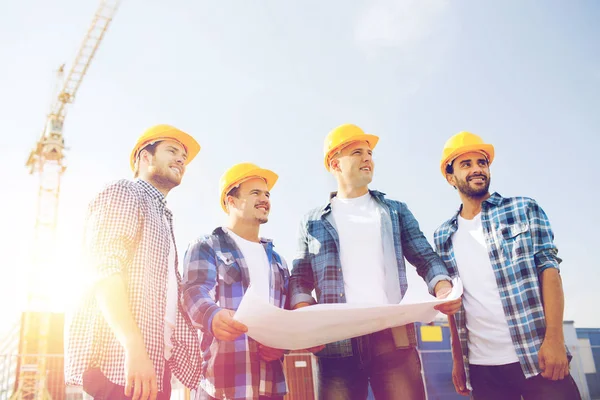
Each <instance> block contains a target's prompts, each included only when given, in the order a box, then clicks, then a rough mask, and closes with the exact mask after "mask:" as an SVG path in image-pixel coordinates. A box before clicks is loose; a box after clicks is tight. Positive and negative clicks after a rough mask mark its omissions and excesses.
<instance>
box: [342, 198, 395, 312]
mask: <svg viewBox="0 0 600 400" xmlns="http://www.w3.org/2000/svg"><path fill="white" fill-rule="evenodd" d="M331 207H332V215H333V220H334V222H335V227H336V230H337V233H338V236H339V239H340V249H339V250H340V260H341V262H342V274H343V276H344V291H345V293H346V302H347V303H355V304H356V303H363V304H387V303H388V299H387V295H386V292H385V283H384V279H385V267H384V255H383V243H382V239H381V214H380V212H379V209H378V205H377V203H376V202H375V200H374V199H373V197H372V196H371V194H370V193H367V194H365V195H364V196H360V197H356V198H353V199H342V198H338V197H334V198H333V199H332V201H331Z"/></svg>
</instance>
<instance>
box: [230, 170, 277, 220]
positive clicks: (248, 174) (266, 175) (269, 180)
mask: <svg viewBox="0 0 600 400" xmlns="http://www.w3.org/2000/svg"><path fill="white" fill-rule="evenodd" d="M252 178H261V179H264V181H265V182H266V184H267V189H268V190H269V191H270V190H271V189H273V186H275V183H276V182H277V179H279V175H277V174H276V173H275V172H273V171H271V170H268V169H264V168H253V169H251V170H248V171H245V172H244V173H243V174H241V175H239V176H237V177H236V178H235V179H234V180H233V181H232V182H231V183H230V184H229V185H227V187H226V188H225V189H224V190H223V191H222V192H221V208H222V209H223V211H225V212H226V213H227V207H226V206H225V198H226V197H227V193H229V192H230V191H231V189H233V188H234V187H236V186H238V185H240V184H242V183H243V182H245V181H247V180H248V179H252Z"/></svg>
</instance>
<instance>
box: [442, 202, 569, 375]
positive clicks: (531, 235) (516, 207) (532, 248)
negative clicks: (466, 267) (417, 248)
mask: <svg viewBox="0 0 600 400" xmlns="http://www.w3.org/2000/svg"><path fill="white" fill-rule="evenodd" d="M459 213H460V210H459V211H458V212H457V213H456V214H455V215H454V216H453V217H452V218H450V219H449V220H448V221H446V222H444V223H443V224H442V225H441V226H440V227H439V228H438V229H437V230H436V232H435V235H434V241H435V246H436V249H437V251H438V253H439V255H440V257H441V258H442V260H444V262H445V263H446V266H447V267H448V271H449V272H450V274H451V275H452V277H455V276H457V275H458V269H457V266H456V259H455V257H454V250H453V247H452V235H453V234H454V232H456V231H457V229H458V223H457V218H458V215H459ZM481 224H482V226H483V234H484V237H485V241H486V243H487V246H488V254H489V257H490V261H491V263H492V267H493V268H494V273H495V276H496V282H497V284H498V288H499V290H500V299H501V301H502V305H503V308H504V313H505V314H506V320H507V322H508V327H509V331H510V335H511V337H512V341H513V344H514V346H515V350H516V352H517V356H518V357H519V361H520V363H521V368H522V369H523V373H524V374H525V376H526V377H527V378H530V377H532V376H535V375H538V374H539V373H541V370H540V368H539V364H538V351H539V350H540V346H541V344H542V341H543V340H544V336H545V334H546V320H545V317H544V306H543V303H542V292H541V286H540V279H539V277H540V274H541V273H542V271H544V270H545V269H547V268H556V269H558V268H559V266H558V265H559V263H560V262H561V261H562V260H561V259H560V258H558V256H557V253H558V250H557V248H556V246H555V245H554V242H553V240H554V234H553V233H552V229H551V228H550V222H549V221H548V217H547V216H546V214H545V213H544V210H542V208H541V207H540V206H539V205H538V204H537V203H536V201H535V200H533V199H530V198H527V197H508V198H505V197H502V196H500V195H499V194H498V193H494V194H492V195H491V197H490V198H488V199H487V200H485V201H484V202H483V203H482V205H481ZM465 318H468V316H467V315H465V309H464V307H461V310H460V311H459V312H458V313H457V314H455V315H454V319H455V322H456V326H457V329H458V336H459V338H460V344H461V348H462V354H463V360H464V364H465V373H466V375H467V380H468V377H469V370H468V368H469V360H468V354H469V352H468V348H467V343H468V331H467V327H466V323H465Z"/></svg>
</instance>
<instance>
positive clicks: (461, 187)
mask: <svg viewBox="0 0 600 400" xmlns="http://www.w3.org/2000/svg"><path fill="white" fill-rule="evenodd" d="M490 182H491V177H489V176H486V177H485V185H484V186H483V187H482V188H479V189H477V188H472V187H471V186H470V185H469V182H468V181H467V180H465V181H457V185H456V188H457V189H458V191H459V192H461V193H462V194H464V195H465V196H467V197H470V198H472V199H481V198H482V197H485V196H486V195H487V194H488V192H489V189H490Z"/></svg>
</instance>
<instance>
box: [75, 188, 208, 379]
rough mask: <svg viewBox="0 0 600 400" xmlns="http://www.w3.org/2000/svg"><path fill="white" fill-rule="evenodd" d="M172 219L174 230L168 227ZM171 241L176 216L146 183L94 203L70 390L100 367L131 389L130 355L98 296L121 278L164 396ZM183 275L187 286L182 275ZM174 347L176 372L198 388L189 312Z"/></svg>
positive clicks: (181, 318) (179, 322)
mask: <svg viewBox="0 0 600 400" xmlns="http://www.w3.org/2000/svg"><path fill="white" fill-rule="evenodd" d="M165 215H166V216H167V220H168V221H169V225H170V226H167V225H166V224H165V219H164V216H165ZM169 237H171V238H173V230H172V214H171V211H169V210H168V209H167V208H166V205H165V197H164V196H163V194H162V193H160V192H159V191H158V190H157V189H156V188H155V187H153V186H152V185H151V184H149V183H147V182H145V181H143V180H136V181H130V180H120V181H117V182H115V183H113V184H111V185H109V186H108V187H106V188H105V189H104V190H103V191H102V192H101V193H100V194H98V195H97V196H96V198H95V199H94V200H93V201H92V202H91V203H90V206H89V209H88V215H87V219H86V229H85V238H84V243H85V253H86V254H85V255H86V263H85V265H86V267H88V268H89V273H90V275H91V278H92V279H91V281H92V282H90V286H89V287H88V288H87V290H86V292H85V294H84V296H83V298H82V299H81V301H80V302H79V303H78V304H77V305H76V307H75V309H74V310H73V311H74V312H73V314H72V315H69V316H68V319H67V321H66V324H65V327H66V332H65V382H66V384H67V385H82V374H83V372H84V371H86V370H87V369H88V368H92V367H99V368H100V369H101V371H102V373H103V374H104V375H105V376H106V377H107V378H108V379H109V380H110V381H111V382H113V383H115V384H117V385H121V386H124V385H125V375H124V367H125V352H124V349H123V347H122V346H121V344H120V343H119V341H118V340H117V338H116V337H115V335H114V334H113V332H112V330H111V328H110V326H109V325H108V324H107V322H106V320H105V319H104V317H103V315H102V313H101V311H100V309H99V307H98V305H97V303H96V300H95V297H94V293H93V290H92V287H93V284H94V283H96V282H99V281H101V280H102V279H104V278H106V277H108V276H110V275H113V274H120V275H122V277H123V282H124V283H125V285H126V287H127V294H128V296H129V307H130V309H131V313H132V314H133V318H134V320H135V322H136V324H137V325H138V327H139V328H140V330H141V332H142V336H143V338H144V343H145V345H146V350H147V352H148V356H149V357H150V359H151V360H152V362H153V364H154V369H155V372H156V375H157V377H158V379H157V381H158V390H159V391H160V390H162V383H163V381H162V378H161V377H162V376H163V374H164V370H165V358H164V351H165V340H164V327H165V311H166V297H167V277H168V265H169V264H168V255H169V249H170V239H169ZM174 242H175V240H173V243H174ZM176 262H177V261H176ZM176 274H177V281H178V282H181V276H180V275H179V272H176ZM179 295H180V296H181V292H180V293H179ZM124 306H125V305H124ZM171 341H172V343H173V349H172V356H171V358H170V359H169V361H168V363H169V367H170V369H171V371H172V372H173V374H174V375H175V376H176V377H177V378H178V379H179V380H180V381H181V382H182V383H183V384H184V385H186V386H187V387H189V388H196V387H197V385H198V381H199V379H200V371H199V368H198V364H199V363H200V357H199V356H200V349H199V343H198V336H197V334H196V330H195V329H194V328H193V326H192V325H191V322H190V321H189V320H188V319H187V317H186V316H185V313H183V312H182V308H181V305H179V308H178V313H177V317H176V328H175V331H174V332H173V336H172V338H171Z"/></svg>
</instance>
